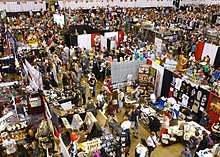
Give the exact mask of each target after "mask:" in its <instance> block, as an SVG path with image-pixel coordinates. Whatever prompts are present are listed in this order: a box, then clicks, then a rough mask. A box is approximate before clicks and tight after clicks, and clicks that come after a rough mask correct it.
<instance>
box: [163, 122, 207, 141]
mask: <svg viewBox="0 0 220 157" xmlns="http://www.w3.org/2000/svg"><path fill="white" fill-rule="evenodd" d="M167 130H168V133H167V134H162V138H161V141H162V144H164V145H170V143H173V142H176V141H179V140H180V139H182V141H184V142H185V141H189V139H190V137H191V136H195V135H196V134H195V133H196V132H198V133H199V136H198V138H199V139H200V140H201V139H202V138H203V135H202V132H203V131H206V132H207V133H208V134H210V131H208V130H206V129H205V128H204V127H203V126H201V125H199V124H198V123H196V122H194V121H191V122H186V121H184V120H183V121H178V125H174V126H170V127H169V128H167Z"/></svg>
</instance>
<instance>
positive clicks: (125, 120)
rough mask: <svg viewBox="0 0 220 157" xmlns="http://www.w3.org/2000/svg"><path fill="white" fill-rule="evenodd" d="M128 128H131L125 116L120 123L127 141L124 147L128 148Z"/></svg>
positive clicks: (129, 141) (129, 139)
mask: <svg viewBox="0 0 220 157" xmlns="http://www.w3.org/2000/svg"><path fill="white" fill-rule="evenodd" d="M130 127H131V122H130V120H129V119H128V116H125V117H124V121H123V122H122V123H121V128H122V129H123V130H124V132H125V133H126V134H127V140H126V144H125V145H126V147H130V145H131V137H130Z"/></svg>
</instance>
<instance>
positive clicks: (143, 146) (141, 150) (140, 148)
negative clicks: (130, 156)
mask: <svg viewBox="0 0 220 157" xmlns="http://www.w3.org/2000/svg"><path fill="white" fill-rule="evenodd" d="M136 154H137V156H138V157H146V154H147V143H146V141H145V139H143V138H141V141H140V143H138V145H137V146H136V152H135V156H136Z"/></svg>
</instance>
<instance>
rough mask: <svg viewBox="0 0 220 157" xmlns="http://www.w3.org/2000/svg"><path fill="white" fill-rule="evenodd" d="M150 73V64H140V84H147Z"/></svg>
mask: <svg viewBox="0 0 220 157" xmlns="http://www.w3.org/2000/svg"><path fill="white" fill-rule="evenodd" d="M148 75H149V65H147V64H144V65H140V66H139V74H138V80H139V84H140V85H147V82H148Z"/></svg>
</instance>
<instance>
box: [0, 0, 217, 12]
mask: <svg viewBox="0 0 220 157" xmlns="http://www.w3.org/2000/svg"><path fill="white" fill-rule="evenodd" d="M219 3H220V0H181V1H180V6H182V5H185V4H197V5H198V4H219ZM58 4H59V5H60V7H61V8H72V9H75V8H80V7H81V8H85V9H88V8H92V7H97V6H100V7H102V6H107V5H109V6H120V7H157V6H165V7H170V6H173V5H174V1H173V0H62V1H58ZM41 9H42V10H46V1H42V0H37V1H22V2H17V1H16V0H15V1H14V2H11V1H10V2H6V0H5V1H4V0H3V1H1V2H0V10H6V12H23V11H30V10H32V11H39V10H41Z"/></svg>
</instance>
